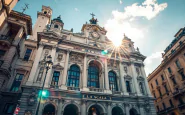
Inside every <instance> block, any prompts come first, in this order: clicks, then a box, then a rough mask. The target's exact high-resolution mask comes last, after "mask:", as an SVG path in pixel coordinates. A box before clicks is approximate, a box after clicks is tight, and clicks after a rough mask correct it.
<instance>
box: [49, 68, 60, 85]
mask: <svg viewBox="0 0 185 115" xmlns="http://www.w3.org/2000/svg"><path fill="white" fill-rule="evenodd" d="M59 76H60V72H58V71H54V73H53V79H52V82H51V85H52V86H58V81H59Z"/></svg>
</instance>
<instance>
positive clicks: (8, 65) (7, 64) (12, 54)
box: [1, 46, 16, 70]
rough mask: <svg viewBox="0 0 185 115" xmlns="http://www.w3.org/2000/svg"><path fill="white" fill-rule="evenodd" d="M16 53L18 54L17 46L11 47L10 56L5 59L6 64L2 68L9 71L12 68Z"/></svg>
mask: <svg viewBox="0 0 185 115" xmlns="http://www.w3.org/2000/svg"><path fill="white" fill-rule="evenodd" d="M15 53H16V46H11V47H10V49H9V50H8V54H7V55H6V58H5V59H4V63H3V65H2V66H1V67H2V68H3V69H6V70H8V69H9V68H10V67H11V63H12V60H13V57H14V55H15Z"/></svg>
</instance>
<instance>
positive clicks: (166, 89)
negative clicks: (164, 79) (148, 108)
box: [164, 85, 168, 93]
mask: <svg viewBox="0 0 185 115" xmlns="http://www.w3.org/2000/svg"><path fill="white" fill-rule="evenodd" d="M164 89H165V91H166V93H167V92H168V88H167V86H166V85H164Z"/></svg>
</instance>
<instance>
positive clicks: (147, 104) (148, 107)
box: [144, 101, 151, 112]
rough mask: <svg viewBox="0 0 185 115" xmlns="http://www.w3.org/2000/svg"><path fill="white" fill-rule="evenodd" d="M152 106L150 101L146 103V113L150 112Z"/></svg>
mask: <svg viewBox="0 0 185 115" xmlns="http://www.w3.org/2000/svg"><path fill="white" fill-rule="evenodd" d="M150 108H151V107H150V104H149V102H148V101H145V104H144V109H145V111H146V112H149V111H150Z"/></svg>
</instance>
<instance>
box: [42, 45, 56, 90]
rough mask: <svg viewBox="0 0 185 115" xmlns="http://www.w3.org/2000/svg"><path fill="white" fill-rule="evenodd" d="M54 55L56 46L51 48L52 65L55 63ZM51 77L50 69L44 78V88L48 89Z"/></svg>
mask: <svg viewBox="0 0 185 115" xmlns="http://www.w3.org/2000/svg"><path fill="white" fill-rule="evenodd" d="M55 55H56V46H53V47H52V51H51V57H52V62H53V64H54V61H55ZM51 75H52V67H51V68H50V69H49V70H48V74H47V76H46V82H45V85H44V86H45V87H50V86H49V85H50V83H51V79H52V77H53V76H51Z"/></svg>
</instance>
